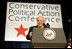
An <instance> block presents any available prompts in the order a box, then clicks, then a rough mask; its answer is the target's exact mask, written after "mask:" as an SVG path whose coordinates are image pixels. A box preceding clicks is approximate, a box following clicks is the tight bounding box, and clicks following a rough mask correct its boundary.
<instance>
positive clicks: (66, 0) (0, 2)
mask: <svg viewBox="0 0 72 49" xmlns="http://www.w3.org/2000/svg"><path fill="white" fill-rule="evenodd" d="M7 1H11V2H26V3H43V4H60V5H61V13H62V20H63V21H62V22H63V29H64V32H65V36H66V39H67V42H68V38H69V35H71V22H68V20H69V19H71V16H72V15H71V13H72V12H71V9H72V8H71V7H72V5H71V1H70V0H33V1H32V0H20V1H18V0H0V11H1V12H0V21H1V22H0V36H1V38H0V45H1V46H0V47H1V48H29V45H30V43H29V42H5V41H4V35H5V23H6V8H7Z"/></svg>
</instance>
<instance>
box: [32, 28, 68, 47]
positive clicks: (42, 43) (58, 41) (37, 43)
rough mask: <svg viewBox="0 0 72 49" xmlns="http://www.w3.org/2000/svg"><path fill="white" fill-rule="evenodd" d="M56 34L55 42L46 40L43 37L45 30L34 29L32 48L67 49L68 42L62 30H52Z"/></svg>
mask: <svg viewBox="0 0 72 49" xmlns="http://www.w3.org/2000/svg"><path fill="white" fill-rule="evenodd" d="M52 29H53V30H54V31H55V32H56V37H55V39H53V40H46V39H45V38H44V37H43V31H44V30H45V28H33V35H32V41H31V47H32V48H65V46H66V44H67V41H66V38H65V34H64V31H63V29H62V28H52Z"/></svg>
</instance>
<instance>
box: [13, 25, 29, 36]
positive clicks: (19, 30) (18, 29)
mask: <svg viewBox="0 0 72 49" xmlns="http://www.w3.org/2000/svg"><path fill="white" fill-rule="evenodd" d="M14 29H15V30H17V31H18V34H17V37H18V36H19V35H20V34H22V35H23V36H25V37H26V35H25V31H27V30H28V28H23V26H22V24H21V26H20V28H14Z"/></svg>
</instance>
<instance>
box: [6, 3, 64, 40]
mask: <svg viewBox="0 0 72 49" xmlns="http://www.w3.org/2000/svg"><path fill="white" fill-rule="evenodd" d="M38 16H44V18H45V23H49V24H50V27H51V28H63V25H62V15H61V5H60V4H42V3H24V2H7V10H6V25H5V41H30V40H27V39H26V35H27V34H28V31H29V28H30V27H31V26H36V25H37V17H38Z"/></svg>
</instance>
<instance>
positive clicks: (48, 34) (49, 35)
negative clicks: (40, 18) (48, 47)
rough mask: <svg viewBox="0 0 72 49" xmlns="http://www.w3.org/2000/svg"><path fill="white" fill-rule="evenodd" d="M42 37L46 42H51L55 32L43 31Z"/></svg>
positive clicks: (51, 30)
mask: <svg viewBox="0 0 72 49" xmlns="http://www.w3.org/2000/svg"><path fill="white" fill-rule="evenodd" d="M43 36H44V38H45V39H46V40H53V39H55V37H56V32H55V31H54V30H53V29H45V30H44V32H43Z"/></svg>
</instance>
